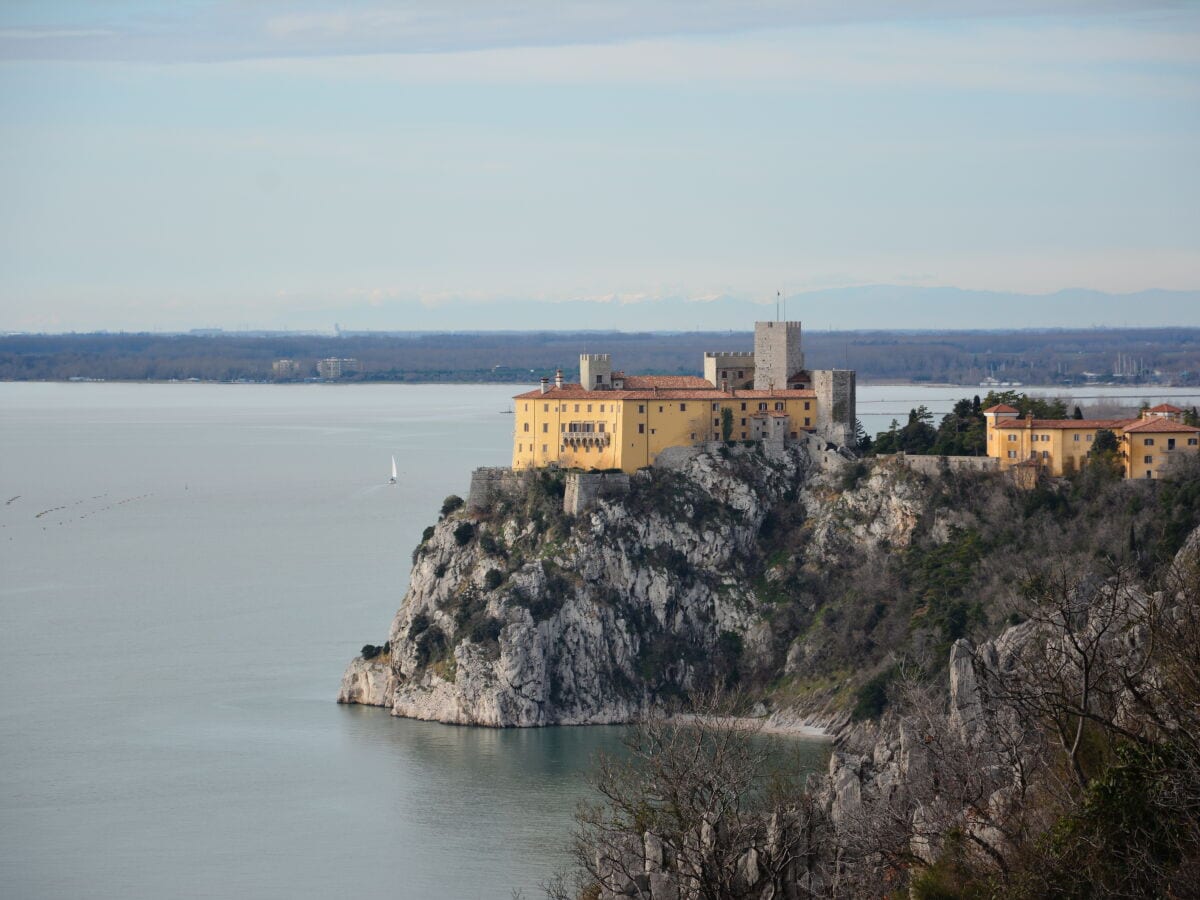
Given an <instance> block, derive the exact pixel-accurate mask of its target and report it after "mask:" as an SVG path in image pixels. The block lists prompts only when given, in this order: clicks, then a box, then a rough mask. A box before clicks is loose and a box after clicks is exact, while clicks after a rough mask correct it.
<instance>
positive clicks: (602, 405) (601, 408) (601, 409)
mask: <svg viewBox="0 0 1200 900" xmlns="http://www.w3.org/2000/svg"><path fill="white" fill-rule="evenodd" d="M600 412H604V404H603V403H601V404H600Z"/></svg>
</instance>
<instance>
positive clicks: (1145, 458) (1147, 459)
mask: <svg viewBox="0 0 1200 900" xmlns="http://www.w3.org/2000/svg"><path fill="white" fill-rule="evenodd" d="M1142 462H1144V463H1146V464H1147V465H1149V464H1150V463H1152V462H1154V457H1153V456H1143V457H1142Z"/></svg>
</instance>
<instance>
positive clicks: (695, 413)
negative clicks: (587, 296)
mask: <svg viewBox="0 0 1200 900" xmlns="http://www.w3.org/2000/svg"><path fill="white" fill-rule="evenodd" d="M579 373H580V380H579V382H578V383H566V382H564V381H563V377H562V370H561V369H560V370H559V371H558V373H557V375H556V377H555V379H554V381H553V382H551V381H550V380H549V379H548V378H543V379H542V383H541V386H540V387H539V388H537V389H535V390H532V391H528V392H526V393H523V394H518V395H517V396H516V397H514V398H513V401H514V412H515V414H516V416H515V432H514V434H513V468H514V469H529V468H538V467H543V466H560V467H562V468H572V469H592V470H605V469H620V470H622V471H624V472H630V473H632V472H636V471H637V470H638V469H640V468H642V467H643V466H648V465H650V464H651V463H653V462H654V460H655V458H656V457H657V456H658V454H659V453H661V452H662V451H663V450H665V449H667V448H668V447H678V446H688V445H694V444H699V443H703V442H705V441H718V440H725V439H729V440H742V441H772V442H779V443H783V442H786V441H788V440H790V439H795V438H798V437H799V436H800V435H801V434H802V433H805V432H813V431H819V432H820V433H822V434H823V435H825V436H827V437H828V438H829V439H830V440H834V441H838V442H843V443H844V442H848V441H851V440H853V437H854V430H855V377H854V372H852V371H848V370H842V369H836V370H828V369H827V370H809V369H806V368H805V367H804V354H803V351H802V349H801V324H800V323H799V322H756V323H755V326H754V352H753V353H744V352H743V353H722V352H709V353H706V354H705V355H704V373H705V377H700V376H698V375H626V374H625V373H624V372H622V371H613V368H612V361H611V358H610V356H609V355H608V354H584V355H582V356H580V358H579ZM727 422H728V424H726V423H727ZM726 432H728V433H726Z"/></svg>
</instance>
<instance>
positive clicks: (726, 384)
mask: <svg viewBox="0 0 1200 900" xmlns="http://www.w3.org/2000/svg"><path fill="white" fill-rule="evenodd" d="M721 390H722V391H724V392H725V393H726V394H728V393H729V379H728V378H722V379H721Z"/></svg>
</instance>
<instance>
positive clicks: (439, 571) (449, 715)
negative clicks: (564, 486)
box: [338, 438, 917, 727]
mask: <svg viewBox="0 0 1200 900" xmlns="http://www.w3.org/2000/svg"><path fill="white" fill-rule="evenodd" d="M677 457H678V458H675V457H670V458H669V462H670V465H669V466H664V467H662V468H660V469H657V470H652V471H647V470H643V471H642V472H640V473H638V474H637V475H636V476H635V477H634V478H633V479H632V482H633V483H632V488H631V491H630V493H629V495H628V496H624V497H619V498H611V499H608V500H601V501H600V502H599V503H598V504H597V506H595V507H594V508H593V509H590V510H588V511H587V512H585V513H583V514H582V515H581V516H579V517H578V518H576V519H564V518H563V517H562V515H561V512H556V511H555V504H556V503H559V504H561V500H560V499H556V498H555V497H553V496H547V495H546V491H547V490H548V488H547V484H548V480H547V478H546V477H545V476H543V475H540V474H538V473H530V474H529V475H528V476H527V477H526V482H525V484H524V486H523V487H522V488H520V489H518V490H515V491H513V492H511V493H510V494H508V495H507V496H504V497H499V498H498V499H497V501H496V502H495V503H493V504H492V505H491V508H490V509H486V510H470V509H465V508H464V509H460V510H458V511H457V512H455V513H453V514H451V515H450V516H448V517H445V518H444V520H443V521H441V522H439V523H438V524H437V526H436V527H435V528H434V530H433V534H432V536H431V537H429V538H428V539H427V540H426V541H424V542H423V543H422V545H421V546H420V547H419V548H418V549H417V551H416V553H415V554H414V565H413V569H412V575H411V579H410V584H409V589H408V593H407V595H406V597H405V598H404V601H403V603H402V605H401V607H400V611H399V612H398V613H397V615H396V617H395V619H394V621H393V622H392V627H391V631H390V633H389V635H388V641H389V646H390V653H388V654H386V656H384V657H377V658H376V659H374V660H371V661H364V660H363V659H361V658H359V659H356V660H354V661H353V662H352V663H351V664H350V666H349V668H348V669H347V670H346V674H345V676H344V678H343V682H342V689H341V692H340V693H339V696H338V700H339V702H344V703H363V704H371V705H377V706H384V707H388V708H390V709H391V710H392V712H393V713H394V714H395V715H398V716H408V717H412V718H418V719H432V720H437V721H441V722H453V723H459V724H473V725H490V726H496V727H507V726H521V727H526V726H539V725H550V724H586V723H612V722H623V721H628V720H630V719H631V718H634V717H636V716H637V715H639V714H640V713H642V712H645V711H648V710H652V709H654V708H656V707H657V706H659V705H660V704H661V703H662V702H663V699H664V698H665V697H669V696H672V695H676V694H678V693H680V692H686V691H689V690H691V689H693V688H695V687H697V686H699V685H700V684H701V683H702V682H703V679H704V677H705V676H706V674H707V673H708V672H709V670H710V668H711V665H712V661H713V659H714V658H715V655H716V654H718V653H719V652H720V647H721V641H722V640H723V638H722V635H733V636H736V637H735V638H725V639H724V640H726V641H727V642H729V641H731V640H732V641H734V642H735V643H736V644H737V652H738V653H740V654H741V655H742V657H741V658H742V659H744V660H745V661H747V663H748V664H756V663H759V662H766V661H767V660H768V657H770V656H771V654H773V653H775V652H777V651H776V650H775V649H773V648H772V641H771V630H770V627H769V623H768V622H767V621H766V620H765V619H764V617H763V615H762V612H761V610H760V601H759V599H758V598H757V596H756V594H755V591H754V587H753V584H752V583H751V582H752V579H751V578H750V576H749V574H748V569H747V564H746V561H747V560H748V559H750V558H751V557H753V555H754V554H755V553H756V552H757V551H758V543H759V533H760V529H761V528H762V526H763V523H764V520H765V519H766V518H767V516H768V513H769V512H770V511H771V509H772V507H773V506H775V505H776V504H778V503H781V502H788V503H791V504H793V505H795V504H799V505H800V506H801V507H802V508H803V510H804V514H805V515H806V516H807V517H808V518H810V519H811V520H813V521H814V522H816V523H817V524H816V527H815V528H814V530H813V531H812V534H811V538H810V544H811V548H812V549H811V553H812V555H813V557H814V558H815V559H822V558H831V557H833V556H835V555H836V554H837V553H839V552H843V550H844V548H846V547H854V546H855V545H856V544H859V543H861V542H862V541H890V542H892V543H893V544H903V542H904V541H905V540H906V539H907V535H908V533H910V532H911V528H912V522H913V521H915V518H916V514H917V513H916V507H915V501H914V500H913V498H912V497H910V496H909V489H908V488H906V487H905V486H904V485H905V483H906V482H907V481H909V480H911V477H912V476H911V474H910V473H907V472H900V471H899V470H898V471H897V472H896V473H892V472H890V471H886V472H883V473H882V474H879V473H875V474H871V475H870V476H869V477H868V478H866V479H864V480H863V481H862V483H861V484H860V485H859V486H858V487H857V488H856V489H855V490H852V491H844V490H843V489H842V487H843V484H842V481H843V473H844V471H845V470H846V468H847V467H848V466H850V465H853V463H852V462H851V461H850V460H848V458H847V457H846V456H845V455H844V454H843V453H841V452H839V451H838V450H837V449H836V448H833V447H831V446H830V445H828V444H826V443H825V442H822V441H820V440H818V439H816V438H809V439H805V440H802V441H800V442H798V443H797V444H795V445H790V446H788V447H786V448H783V447H762V446H756V447H746V446H740V445H739V446H735V447H724V446H722V447H719V448H715V449H713V450H711V451H707V452H689V453H687V454H677ZM914 496H915V495H914ZM839 522H840V523H841V524H839ZM781 662H782V661H781V660H780V661H779V663H781Z"/></svg>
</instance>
